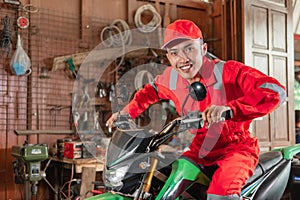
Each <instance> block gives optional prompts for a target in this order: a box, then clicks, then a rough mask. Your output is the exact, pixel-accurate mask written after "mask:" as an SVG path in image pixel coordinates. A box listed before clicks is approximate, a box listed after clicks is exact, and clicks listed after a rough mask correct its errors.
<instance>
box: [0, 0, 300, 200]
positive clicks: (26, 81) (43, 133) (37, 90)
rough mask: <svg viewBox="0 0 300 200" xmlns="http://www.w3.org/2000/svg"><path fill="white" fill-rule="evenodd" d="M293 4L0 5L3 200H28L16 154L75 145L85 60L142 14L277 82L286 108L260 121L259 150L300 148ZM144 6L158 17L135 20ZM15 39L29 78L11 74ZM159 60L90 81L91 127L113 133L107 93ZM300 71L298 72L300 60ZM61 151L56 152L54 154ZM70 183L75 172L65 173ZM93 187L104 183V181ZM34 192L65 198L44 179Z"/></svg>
mask: <svg viewBox="0 0 300 200" xmlns="http://www.w3.org/2000/svg"><path fill="white" fill-rule="evenodd" d="M297 3H298V4H299V0H298V1H297V0H294V1H287V0H273V1H271V0H261V1H250V0H242V1H235V0H227V1H224V0H214V1H204V0H203V1H201V0H172V1H169V0H114V1H106V0H64V1H60V0H51V1H50V0H22V1H17V0H1V1H0V19H1V25H0V33H1V34H0V54H1V59H0V81H1V83H0V121H1V122H0V125H1V126H0V177H1V178H0V199H3V200H7V199H26V195H28V194H26V192H28V190H29V191H30V188H28V185H26V184H16V183H15V182H16V178H15V173H16V168H17V167H16V166H14V167H13V161H14V160H15V159H16V155H15V156H14V155H13V154H14V152H13V146H22V145H23V144H24V143H26V142H27V143H29V144H38V145H41V146H43V145H44V144H46V145H47V146H48V147H49V149H50V150H51V149H52V150H53V149H55V148H54V147H57V145H58V144H59V143H58V142H59V141H63V140H64V139H65V138H71V139H72V138H73V137H74V134H75V132H76V127H75V126H74V117H73V115H72V94H73V87H74V82H75V78H76V71H78V70H79V67H80V65H81V64H82V62H83V61H84V59H85V58H86V56H87V55H88V53H89V52H90V51H91V50H93V49H94V48H95V47H96V46H97V45H98V44H99V43H100V42H102V40H103V36H104V35H105V34H104V33H103V31H104V30H105V29H106V28H107V27H109V26H111V25H112V23H114V22H116V21H117V22H118V23H119V26H120V27H121V28H120V29H121V30H130V29H136V28H138V26H139V24H137V21H136V20H135V16H136V15H140V19H141V23H142V24H147V23H149V21H151V20H152V19H153V18H154V16H156V14H158V15H159V17H161V23H160V24H158V27H166V25H167V24H168V23H170V22H172V21H174V20H175V19H180V18H184V19H190V20H193V21H194V22H195V23H196V24H197V25H198V26H199V27H200V28H201V29H202V31H203V34H204V40H205V42H207V43H208V47H209V49H208V50H209V51H210V52H212V53H213V54H215V55H216V56H218V57H219V58H221V59H224V60H227V59H235V60H239V61H242V62H245V63H246V64H249V65H251V66H254V67H256V68H258V69H260V70H262V71H263V72H265V73H266V74H268V75H270V76H274V77H276V78H277V79H278V80H279V81H281V83H283V84H284V85H285V86H286V88H287V95H288V101H287V103H286V104H284V106H282V107H281V108H279V109H278V110H276V111H275V112H273V113H272V114H270V115H268V116H265V117H263V118H260V119H258V120H256V121H255V122H254V123H253V126H252V131H253V134H254V135H256V136H257V137H258V138H259V141H260V145H261V149H262V151H267V150H270V149H273V148H276V147H280V146H286V145H290V144H293V143H295V122H294V121H295V120H294V119H295V118H294V100H293V99H294V93H293V89H294V72H295V70H294V61H295V60H300V57H299V52H300V50H299V48H298V50H297V51H298V52H296V50H294V42H295V44H296V42H298V40H299V33H298V35H297V34H295V36H294V33H295V31H297V30H295V29H293V11H294V10H296V9H295V8H296V7H295V6H296V4H297ZM298 4H297V5H298ZM143 5H151V6H153V8H155V10H154V11H153V10H149V7H148V10H147V9H146V10H142V12H137V11H138V10H139V8H141V7H142V6H143ZM298 8H299V5H298ZM154 12H157V13H154ZM298 12H299V11H298ZM294 16H295V15H294ZM151 22H154V23H155V22H156V23H157V21H151ZM124 23H125V24H124ZM298 29H299V28H298ZM110 30H111V29H108V31H110ZM153 31H156V30H153ZM18 36H19V44H21V47H22V49H23V50H24V51H23V53H25V54H27V57H26V56H25V60H26V61H27V63H28V62H30V70H27V71H26V70H25V73H28V75H26V74H25V75H23V74H24V72H21V71H22V70H21V71H17V72H16V69H13V68H12V66H13V62H14V55H15V54H16V52H17V49H19V48H20V45H19V46H18V45H17V44H18V42H17V41H18ZM294 39H295V40H294ZM299 46H300V45H299ZM294 51H295V52H294ZM294 53H295V55H296V56H295V57H294ZM158 56H159V58H160V59H161V60H164V59H165V58H164V54H163V52H161V51H159V50H155V52H154V53H153V52H152V51H149V50H145V51H139V52H136V53H134V54H131V55H125V56H124V57H123V58H122V63H118V62H119V61H120V59H121V58H119V59H118V60H117V61H116V62H114V63H112V64H111V66H110V68H109V70H110V71H112V72H113V73H109V72H107V73H105V76H102V77H99V80H97V83H96V85H89V84H90V83H91V82H89V81H86V82H85V84H86V85H85V86H83V88H82V90H83V92H82V94H81V95H82V96H84V92H85V89H86V88H87V87H92V88H97V91H94V93H93V92H92V96H90V97H89V98H93V99H94V102H95V105H94V106H95V108H96V109H95V110H93V116H94V117H95V119H96V120H97V122H94V124H93V125H92V126H95V125H97V126H98V125H99V126H100V127H101V128H102V130H103V132H102V133H101V134H104V135H109V133H108V129H107V128H106V127H105V121H106V119H107V118H108V117H109V115H110V114H111V108H112V106H111V103H112V102H111V101H112V100H111V98H112V96H110V95H111V94H112V92H113V91H114V90H115V87H114V86H115V83H116V81H117V79H118V78H119V77H120V76H121V75H122V70H123V72H124V71H126V70H128V69H130V68H134V67H135V66H139V65H142V64H145V63H148V62H150V61H153V60H155V59H157V57H158ZM297 56H298V57H297ZM23 59H24V58H23ZM295 64H297V65H298V66H299V61H295ZM117 66H118V67H120V66H121V67H120V68H118V69H120V70H119V71H118V70H114V69H115V68H116V67H117ZM120 71H121V72H120ZM18 73H20V74H18ZM92 84H94V82H93V83H92ZM103 90H104V91H105V93H103ZM171 117H172V116H171ZM81 118H82V116H81ZM98 123H99V124H98ZM87 126H89V125H87ZM53 151H54V150H53ZM57 153H59V152H57V149H56V151H55V152H50V153H49V155H52V154H57ZM41 160H43V161H44V160H45V162H46V159H41ZM45 162H42V167H41V170H43V167H45V164H44V163H45ZM52 168H53V166H52V165H51V163H50V164H49V167H48V169H47V171H46V174H47V177H46V178H47V179H49V180H50V185H51V184H54V185H55V183H54V182H55V181H57V180H55V179H56V177H53V176H54V175H55V174H53V171H51V170H54V169H52ZM18 170H20V171H22V169H18ZM69 171H70V170H69ZM72 171H73V170H72ZM49 174H50V175H49ZM68 175H69V176H70V172H66V177H67V176H68ZM71 175H72V174H71ZM74 176H75V175H74ZM19 178H20V177H19ZM60 178H62V177H60ZM66 179H67V180H70V177H67V178H66ZM91 179H94V180H98V181H101V176H99V175H96V177H95V178H91ZM19 181H20V180H19ZM62 181H64V178H62ZM21 182H22V180H21ZM90 182H91V181H90ZM75 184H76V183H75ZM60 185H63V183H62V182H60ZM37 187H38V192H37V193H38V194H37V197H36V198H37V199H57V198H61V199H64V197H65V196H60V195H59V196H56V195H55V194H54V192H53V191H52V189H51V187H50V186H49V185H48V184H47V183H46V182H45V181H44V180H43V179H42V180H40V181H38V185H37ZM56 187H58V186H56ZM54 189H55V190H57V189H58V188H54ZM80 190H81V189H80ZM80 192H82V191H80ZM85 192H86V191H85ZM85 194H87V193H85ZM89 195H91V193H90V192H89Z"/></svg>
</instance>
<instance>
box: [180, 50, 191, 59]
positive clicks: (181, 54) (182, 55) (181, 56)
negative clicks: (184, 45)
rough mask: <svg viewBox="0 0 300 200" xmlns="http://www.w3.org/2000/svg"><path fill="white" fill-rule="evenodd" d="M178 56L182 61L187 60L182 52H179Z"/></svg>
mask: <svg viewBox="0 0 300 200" xmlns="http://www.w3.org/2000/svg"><path fill="white" fill-rule="evenodd" d="M178 56H179V57H180V58H181V59H183V60H189V57H188V56H187V54H186V53H185V52H184V51H179V52H178Z"/></svg>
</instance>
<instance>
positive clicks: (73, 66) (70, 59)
mask: <svg viewBox="0 0 300 200" xmlns="http://www.w3.org/2000/svg"><path fill="white" fill-rule="evenodd" d="M65 62H66V63H67V64H68V65H69V69H70V71H71V72H72V74H73V78H76V76H77V73H76V70H75V65H74V62H73V59H72V58H68V59H66V60H65Z"/></svg>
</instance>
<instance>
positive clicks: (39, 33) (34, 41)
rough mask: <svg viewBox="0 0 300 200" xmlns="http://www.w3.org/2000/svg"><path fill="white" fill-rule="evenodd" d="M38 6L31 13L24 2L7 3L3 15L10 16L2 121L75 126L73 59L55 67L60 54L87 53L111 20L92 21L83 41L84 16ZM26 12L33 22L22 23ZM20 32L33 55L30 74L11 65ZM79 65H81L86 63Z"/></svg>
mask: <svg viewBox="0 0 300 200" xmlns="http://www.w3.org/2000/svg"><path fill="white" fill-rule="evenodd" d="M37 9H38V12H34V13H26V12H24V10H22V8H21V7H18V6H12V5H7V4H1V8H0V10H1V11H0V18H1V19H3V20H4V19H6V24H5V25H4V24H3V23H2V24H1V26H0V31H1V37H2V38H1V39H2V44H3V46H1V49H0V53H1V60H0V70H1V90H0V96H1V101H0V102H1V103H0V107H1V109H0V118H1V122H2V123H3V124H5V125H4V126H1V127H0V129H2V130H1V131H7V130H10V131H14V130H27V132H30V131H32V132H34V133H38V132H37V131H41V130H45V131H44V133H47V130H51V131H52V132H55V130H72V125H71V123H70V120H71V119H70V114H71V102H72V90H73V85H74V80H75V77H74V76H73V74H72V72H71V71H70V70H69V65H68V63H67V62H64V61H62V63H61V64H62V65H61V66H63V67H61V68H59V69H54V68H53V63H54V61H55V59H56V58H60V57H64V56H65V59H66V58H68V57H72V55H82V54H83V55H84V54H86V52H88V51H90V50H91V49H93V48H94V47H95V46H96V45H97V44H99V42H100V36H99V35H100V32H101V29H102V27H104V26H105V25H107V24H109V22H110V20H106V19H93V22H92V23H91V24H90V26H89V29H90V33H91V34H89V35H88V37H86V38H85V40H84V41H83V40H82V35H81V24H80V19H81V16H79V15H75V14H71V13H65V12H64V13H63V12H59V11H55V10H50V9H42V8H37ZM21 15H24V16H26V17H27V18H28V19H29V22H30V25H29V26H28V27H27V28H20V27H18V22H17V20H18V18H19V16H21ZM4 26H5V27H4ZM4 29H5V30H4ZM18 34H19V35H20V36H21V39H22V47H23V49H24V50H25V52H26V53H27V55H28V56H29V58H30V61H31V68H32V73H31V74H30V75H29V76H17V75H16V74H15V73H14V71H13V70H12V69H11V67H10V61H11V59H12V56H13V54H14V52H15V50H16V40H17V35H18ZM4 39H5V41H7V42H6V43H4V42H3V41H4ZM81 60H83V58H82V59H81ZM75 65H76V67H77V68H78V67H79V65H80V63H75ZM45 71H47V74H45ZM112 77H114V74H112V75H111V76H110V77H109V76H108V77H106V80H104V81H107V82H110V81H113V80H114V78H112ZM35 130H36V131H35ZM51 131H49V132H51ZM62 133H63V132H62Z"/></svg>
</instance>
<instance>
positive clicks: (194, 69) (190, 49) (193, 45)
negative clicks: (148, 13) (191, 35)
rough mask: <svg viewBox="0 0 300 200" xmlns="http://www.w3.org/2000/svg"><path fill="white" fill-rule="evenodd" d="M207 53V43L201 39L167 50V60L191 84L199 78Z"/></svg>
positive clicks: (182, 43) (181, 43) (186, 41)
mask: <svg viewBox="0 0 300 200" xmlns="http://www.w3.org/2000/svg"><path fill="white" fill-rule="evenodd" d="M205 53H206V43H204V44H203V41H202V40H201V39H197V40H192V39H190V40H185V41H183V42H180V43H179V44H177V45H175V46H173V47H171V48H167V58H168V59H169V62H170V64H171V65H172V66H173V67H174V68H175V69H176V70H177V71H178V73H179V74H180V75H181V76H182V77H183V78H185V79H186V80H187V81H188V82H189V83H192V82H194V81H195V80H196V79H198V78H199V75H200V74H199V71H200V69H201V67H202V59H203V58H202V57H203V56H204V55H205Z"/></svg>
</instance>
